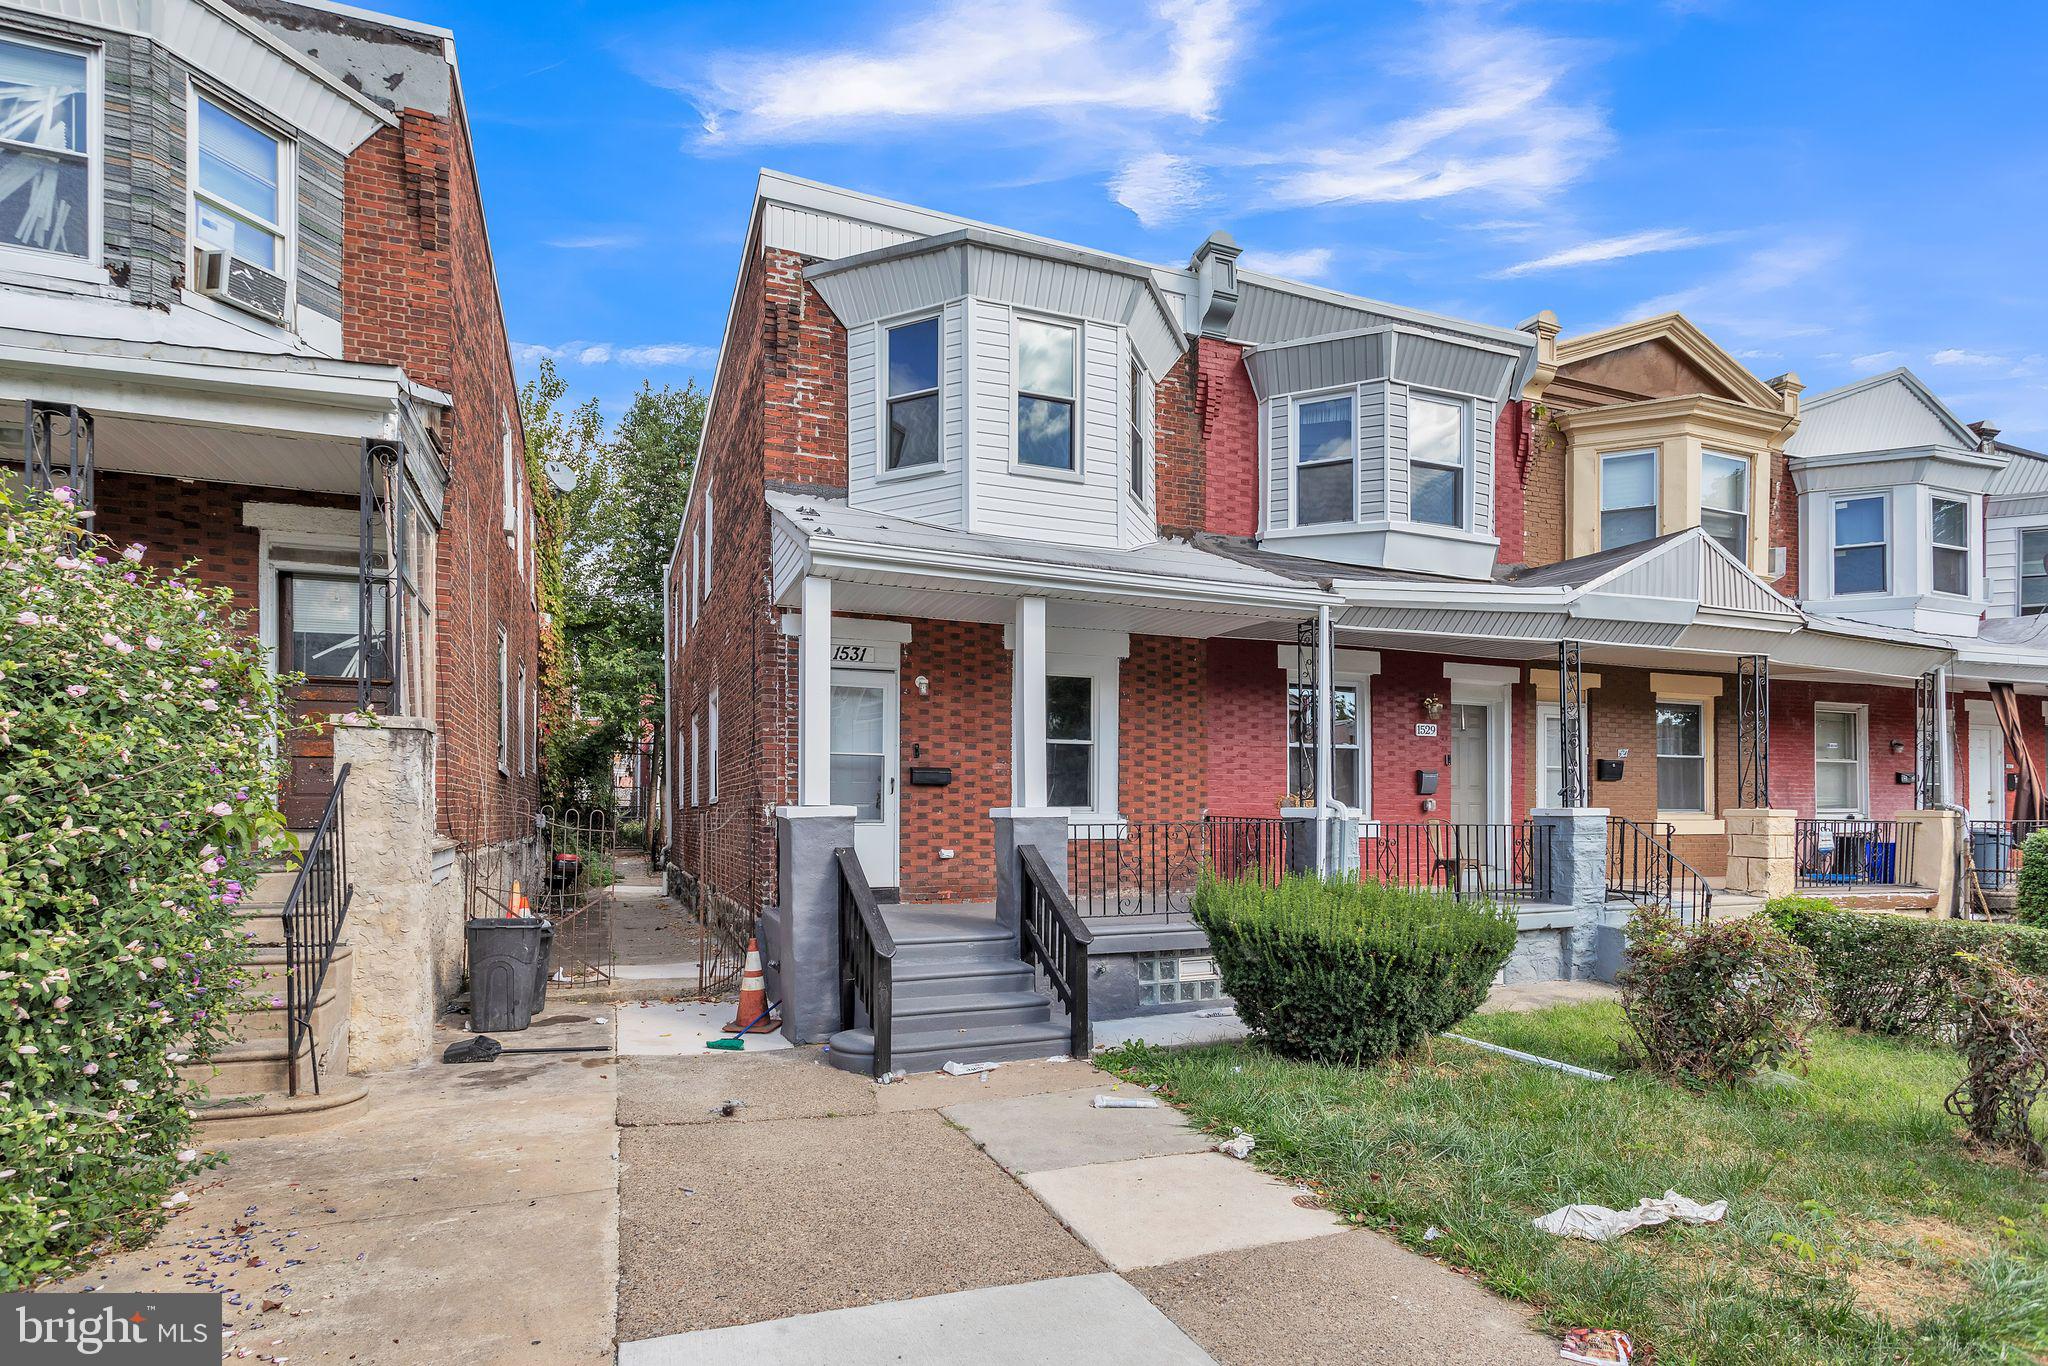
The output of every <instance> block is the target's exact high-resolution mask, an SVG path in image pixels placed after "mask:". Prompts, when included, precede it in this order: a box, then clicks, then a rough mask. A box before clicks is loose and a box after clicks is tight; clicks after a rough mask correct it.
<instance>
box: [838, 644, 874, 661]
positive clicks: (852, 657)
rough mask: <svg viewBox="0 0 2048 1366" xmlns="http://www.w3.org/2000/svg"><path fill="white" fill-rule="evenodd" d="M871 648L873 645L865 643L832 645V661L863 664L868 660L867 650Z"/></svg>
mask: <svg viewBox="0 0 2048 1366" xmlns="http://www.w3.org/2000/svg"><path fill="white" fill-rule="evenodd" d="M871 648H873V647H871V646H867V645H834V646H833V647H832V662H833V663H834V664H865V663H867V662H868V651H869V650H870V649H871Z"/></svg>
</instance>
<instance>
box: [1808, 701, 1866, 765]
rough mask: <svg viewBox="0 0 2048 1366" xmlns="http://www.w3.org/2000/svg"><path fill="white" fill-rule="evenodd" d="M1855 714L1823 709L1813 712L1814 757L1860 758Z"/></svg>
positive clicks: (1860, 748)
mask: <svg viewBox="0 0 2048 1366" xmlns="http://www.w3.org/2000/svg"><path fill="white" fill-rule="evenodd" d="M1858 729H1859V728H1858V727H1857V724H1856V716H1855V713H1853V712H1846V711H1823V712H1816V713H1814V718H1813V749H1814V755H1815V757H1816V758H1821V759H1860V758H1862V757H1863V756H1862V752H1861V750H1862V747H1861V745H1860V743H1859V736H1858Z"/></svg>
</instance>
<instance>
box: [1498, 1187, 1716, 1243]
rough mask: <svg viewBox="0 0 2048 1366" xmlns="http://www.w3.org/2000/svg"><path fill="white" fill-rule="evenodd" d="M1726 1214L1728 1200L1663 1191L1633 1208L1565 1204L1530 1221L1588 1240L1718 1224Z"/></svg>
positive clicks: (1561, 1234)
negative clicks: (1706, 1201) (1675, 1225)
mask: <svg viewBox="0 0 2048 1366" xmlns="http://www.w3.org/2000/svg"><path fill="white" fill-rule="evenodd" d="M1727 1213H1728V1202H1727V1201H1726V1200H1716V1201H1715V1202H1714V1203H1713V1204H1711V1205H1702V1204H1701V1203H1699V1202H1698V1201H1697V1200H1691V1199H1688V1198H1686V1197H1685V1196H1683V1195H1680V1194H1679V1193H1678V1192H1677V1191H1674V1190H1667V1191H1665V1192H1664V1198H1663V1199H1661V1200H1653V1199H1651V1198H1650V1197H1649V1196H1644V1197H1643V1198H1642V1199H1641V1200H1640V1201H1638V1202H1637V1203H1636V1207H1635V1208H1634V1209H1629V1210H1615V1209H1609V1208H1607V1206H1605V1205H1565V1206H1563V1207H1562V1208H1560V1209H1554V1210H1552V1211H1551V1212H1550V1213H1548V1214H1546V1215H1543V1216H1542V1217H1541V1218H1538V1219H1534V1220H1531V1221H1530V1222H1532V1223H1534V1224H1535V1225H1536V1227H1538V1228H1540V1229H1542V1230H1543V1231H1544V1232H1545V1233H1549V1234H1554V1235H1556V1236H1557V1237H1559V1238H1584V1239H1585V1240H1586V1241H1587V1242H1589V1243H1605V1242H1611V1241H1613V1240H1614V1239H1616V1238H1619V1237H1620V1236H1621V1235H1622V1234H1624V1233H1628V1232H1630V1231H1631V1230H1633V1229H1639V1228H1645V1227H1649V1226H1652V1225H1655V1224H1666V1223H1669V1222H1671V1221H1672V1220H1673V1219H1676V1220H1678V1222H1679V1223H1681V1224H1718V1223H1720V1222H1721V1220H1722V1218H1723V1217H1724V1216H1725V1215H1726V1214H1727Z"/></svg>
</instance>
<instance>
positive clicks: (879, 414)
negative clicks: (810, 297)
mask: <svg viewBox="0 0 2048 1366" xmlns="http://www.w3.org/2000/svg"><path fill="white" fill-rule="evenodd" d="M951 302H954V301H953V300H948V301H947V303H951ZM922 322H930V323H936V324H938V326H937V328H936V332H937V334H938V350H937V351H936V353H935V354H934V356H933V363H934V365H935V366H936V369H937V374H936V376H935V377H934V378H935V379H936V380H937V383H936V384H935V385H934V386H933V388H932V390H931V396H932V397H933V398H934V399H935V400H937V402H938V405H939V426H938V440H939V458H938V459H937V460H935V461H933V462H932V463H931V464H928V465H906V466H904V467H903V468H901V469H894V470H892V469H890V468H889V399H890V395H889V333H890V332H891V331H892V330H893V329H895V328H899V327H908V326H910V325H911V324H913V323H922ZM871 326H872V327H873V328H874V333H875V340H874V346H873V351H874V364H875V413H874V423H875V468H874V474H873V478H874V480H875V482H876V483H878V484H900V483H902V482H904V481H905V480H910V479H923V478H927V477H931V476H936V475H942V474H945V473H946V472H947V470H948V468H949V466H950V464H951V462H950V461H949V460H947V458H946V304H945V303H942V304H940V305H939V306H938V307H937V308H936V309H932V308H920V309H916V310H913V311H912V312H909V313H905V314H901V315H899V316H897V317H892V318H879V319H877V320H876V321H875V322H874V323H872V324H871ZM850 335H851V334H849V336H850ZM963 344H965V343H963ZM967 359H969V361H970V363H971V358H967ZM968 445H969V446H970V448H971V447H972V445H973V442H972V441H971V440H970V441H969V442H968ZM710 496H711V495H710V494H709V492H707V493H706V494H705V498H706V500H707V503H708V500H709V499H710Z"/></svg>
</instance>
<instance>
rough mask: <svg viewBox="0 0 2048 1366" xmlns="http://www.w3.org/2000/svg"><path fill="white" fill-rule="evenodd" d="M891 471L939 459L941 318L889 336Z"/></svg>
mask: <svg viewBox="0 0 2048 1366" xmlns="http://www.w3.org/2000/svg"><path fill="white" fill-rule="evenodd" d="M885 336H886V342H885V344H886V345H887V347H888V360H887V367H888V376H889V454H888V463H889V468H890V469H892V470H907V469H917V468H920V467H922V466H926V465H936V464H938V463H939V320H938V319H937V318H920V319H918V320H917V321H916V322H910V323H904V324H903V325H902V326H900V327H892V328H890V329H889V330H888V332H887V333H886V334H885Z"/></svg>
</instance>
